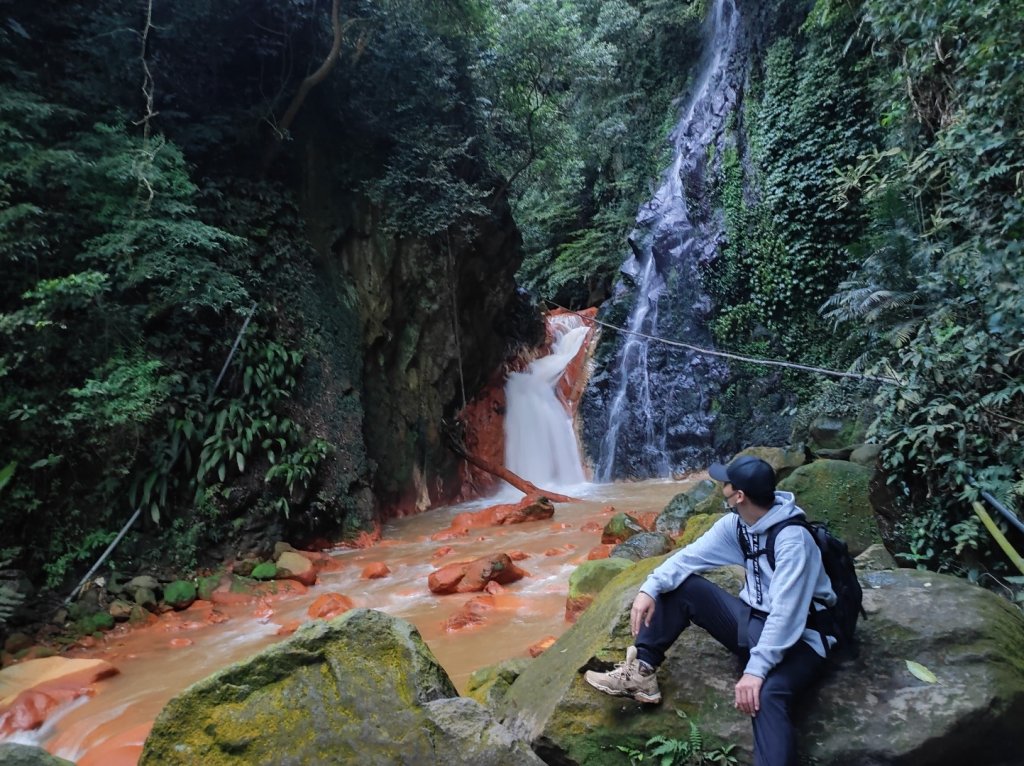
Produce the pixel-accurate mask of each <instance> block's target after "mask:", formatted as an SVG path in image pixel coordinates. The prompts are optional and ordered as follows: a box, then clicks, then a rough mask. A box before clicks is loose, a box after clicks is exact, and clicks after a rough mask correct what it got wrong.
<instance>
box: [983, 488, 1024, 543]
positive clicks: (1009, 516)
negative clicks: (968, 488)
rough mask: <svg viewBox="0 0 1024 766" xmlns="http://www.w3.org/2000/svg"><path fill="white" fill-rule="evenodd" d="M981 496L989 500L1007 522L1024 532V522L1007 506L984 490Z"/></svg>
mask: <svg viewBox="0 0 1024 766" xmlns="http://www.w3.org/2000/svg"><path fill="white" fill-rule="evenodd" d="M975 486H977V485H975ZM981 496H982V497H983V498H985V499H986V500H988V501H989V502H990V503H991V504H992V507H993V508H995V509H996V510H997V511H999V512H1000V513H1001V514H1003V516H1005V517H1006V520H1007V521H1009V522H1010V523H1011V524H1013V526H1015V527H1017V529H1019V530H1020V531H1021V532H1024V522H1022V521H1021V520H1020V519H1018V518H1017V514H1015V513H1013V512H1011V511H1010V509H1009V508H1007V507H1006V506H1005V505H1003V504H1002V503H1000V502H999V501H998V500H996V499H995V498H994V497H992V494H991V493H990V492H988V491H986V490H984V489H983V490H981Z"/></svg>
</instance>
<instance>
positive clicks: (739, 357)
mask: <svg viewBox="0 0 1024 766" xmlns="http://www.w3.org/2000/svg"><path fill="white" fill-rule="evenodd" d="M544 301H545V303H549V304H551V305H552V306H555V307H556V308H560V309H562V310H563V311H568V312H569V313H570V314H575V315H576V316H578V317H580V318H582V319H584V320H586V321H589V322H594V323H595V324H599V325H601V326H602V327H607V328H609V329H611V330H616V331H618V332H622V333H626V334H627V335H635V336H637V337H639V338H647V339H648V340H653V341H657V342H658V343H664V344H665V345H666V346H676V347H678V348H685V349H687V350H689V351H693V352H696V353H698V354H703V355H705V356H719V357H722V358H724V359H735V360H736V361H739V362H748V363H749V364H763V365H765V366H768V367H787V368H789V369H791V370H802V371H804V372H816V373H819V374H821V375H831V376H833V377H836V378H854V379H856V380H873V381H875V382H877V383H890V384H893V385H897V386H899V385H902V384H901V383H900V380H899V378H897V377H896V376H895V375H893V376H891V377H882V376H879V375H862V374H860V373H856V372H839V371H838V370H829V369H826V368H825V367H812V366H811V365H807V364H797V363H796V362H783V361H780V360H777V359H759V358H757V357H753V356H744V355H743V354H734V353H731V352H729V351H716V350H714V349H710V348H702V347H701V346H694V345H692V344H690V343H683V342H682V341H678V340H669V339H668V338H660V337H658V336H657V335H649V334H648V333H645V332H640V331H639V330H630V329H627V328H625V327H619V326H618V325H614V324H611V323H610V322H603V321H601V320H600V319H596V318H594V319H591V318H590V317H587V316H584V315H583V314H581V313H580V312H578V311H573V310H572V309H570V308H566V307H565V306H562V305H560V304H558V303H555V302H554V301H552V300H548V299H546V298H545V299H544Z"/></svg>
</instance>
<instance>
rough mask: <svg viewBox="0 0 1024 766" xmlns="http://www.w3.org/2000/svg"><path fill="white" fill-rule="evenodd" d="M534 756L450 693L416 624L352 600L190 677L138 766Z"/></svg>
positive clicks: (290, 765)
mask: <svg viewBox="0 0 1024 766" xmlns="http://www.w3.org/2000/svg"><path fill="white" fill-rule="evenodd" d="M198 763H201V764H203V766H257V765H264V764H265V765H266V766H271V765H273V766H324V765H325V764H350V763H359V764H364V765H367V764H369V765H371V766H372V765H374V764H376V765H377V766H390V765H391V764H410V766H412V765H414V764H415V766H420V765H421V764H422V765H424V766H431V765H433V764H437V765H438V766H440V764H455V765H456V766H477V765H478V764H485V765H487V764H493V765H494V766H499V765H500V766H506V765H507V766H520V765H521V766H540V764H541V761H540V760H539V759H538V758H537V756H536V755H534V753H533V752H531V750H530V748H529V746H528V745H527V744H525V743H523V742H521V741H517V740H515V739H514V738H513V737H512V736H511V735H510V734H509V732H508V731H507V730H506V729H505V728H504V727H503V726H501V725H500V724H498V723H497V722H496V721H495V720H494V719H493V717H492V716H491V714H490V713H489V712H488V711H487V710H486V709H485V708H484V707H483V706H482V705H480V704H479V703H478V702H476V701H474V700H470V699H459V698H458V693H457V692H456V690H455V687H454V686H453V685H452V682H451V679H450V678H449V677H448V674H447V673H445V671H444V669H443V668H442V667H441V666H440V665H439V664H438V663H437V660H436V659H435V658H434V656H433V654H431V652H430V650H429V649H428V648H427V646H426V644H424V643H423V640H422V639H421V638H420V635H419V633H418V632H417V631H416V629H415V628H414V627H413V626H412V625H410V624H409V623H407V622H405V621H404V620H400V619H397V618H394V617H389V616H388V615H385V614H384V613H382V612H377V611H373V610H369V609H356V610H352V611H350V612H347V613H346V614H344V615H342V616H341V617H338V618H337V619H335V620H332V621H330V622H323V621H316V622H313V623H310V624H307V625H305V626H303V627H302V628H300V629H299V630H298V631H297V632H296V633H295V635H294V636H292V637H291V638H290V639H289V640H287V641H285V642H283V643H281V644H277V645H276V646H273V647H271V648H269V649H266V650H265V651H263V652H261V653H259V654H257V655H255V656H253V657H251V658H250V659H248V660H245V661H243V662H240V663H238V664H236V665H232V666H230V667H228V668H226V669H224V670H222V671H220V672H218V673H216V674H214V675H212V676H210V677H209V678H206V679H205V680H203V681H200V682H198V683H196V684H194V685H193V686H191V687H189V688H188V689H186V690H185V691H184V692H182V693H181V694H180V695H179V696H177V697H175V698H174V699H172V700H171V701H170V703H168V704H167V706H166V707H165V708H164V709H163V710H162V711H161V713H160V715H159V716H158V718H157V720H156V723H155V724H154V726H153V730H152V732H151V733H150V735H149V737H148V738H147V740H146V744H145V747H144V749H143V752H142V758H141V760H140V761H139V764H140V766H157V765H158V764H159V766H178V765H179V764H180V765H181V766H185V765H186V764H189V766H191V765H192V764H198Z"/></svg>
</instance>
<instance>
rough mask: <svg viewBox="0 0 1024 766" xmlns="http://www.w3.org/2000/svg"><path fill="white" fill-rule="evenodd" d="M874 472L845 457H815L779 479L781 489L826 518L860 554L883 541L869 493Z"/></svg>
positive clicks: (820, 518)
mask: <svg viewBox="0 0 1024 766" xmlns="http://www.w3.org/2000/svg"><path fill="white" fill-rule="evenodd" d="M872 473H873V472H872V470H871V469H870V468H865V467H864V466H861V465H856V464H854V463H850V462H847V461H845V460H815V461H814V462H812V463H808V464H807V465H804V466H801V467H800V468H797V469H796V470H795V471H793V473H792V474H791V475H790V476H789V477H788V478H786V479H784V480H783V481H781V482H779V489H780V490H785V491H787V492H792V493H793V494H795V495H796V502H797V505H799V506H800V507H801V508H803V509H804V511H806V512H807V517H808V518H809V519H811V520H812V521H824V522H826V523H827V524H828V527H829V529H830V530H831V531H832V534H834V535H836V536H837V537H840V538H842V539H843V540H845V541H846V544H847V545H849V546H850V553H851V554H853V555H854V556H856V555H858V554H860V553H862V552H863V551H865V550H867V549H868V547H870V546H871V545H874V544H875V543H880V542H882V537H881V535H880V534H879V531H878V523H877V522H876V521H875V514H874V511H873V510H872V508H871V500H870V496H869V485H870V483H871V476H872Z"/></svg>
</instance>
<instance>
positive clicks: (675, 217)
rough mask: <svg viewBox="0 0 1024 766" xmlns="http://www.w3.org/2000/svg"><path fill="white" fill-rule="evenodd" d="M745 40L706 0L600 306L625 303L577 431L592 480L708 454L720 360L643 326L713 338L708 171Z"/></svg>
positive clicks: (673, 467) (734, 18) (732, 8)
mask: <svg viewBox="0 0 1024 766" xmlns="http://www.w3.org/2000/svg"><path fill="white" fill-rule="evenodd" d="M748 49H749V42H748V35H747V34H746V31H745V26H744V24H743V23H742V19H741V16H740V13H739V10H738V8H737V5H736V4H735V2H734V0H714V1H713V3H712V4H711V7H710V8H709V11H708V18H707V21H706V25H705V32H704V50H703V52H702V55H701V58H700V62H699V64H698V65H697V68H696V71H695V75H694V77H693V80H692V82H693V85H692V87H691V89H690V91H689V93H688V94H687V96H686V98H685V101H684V105H683V107H682V110H681V113H680V118H679V122H678V123H677V125H676V128H675V130H674V131H673V132H672V135H671V136H670V142H671V145H672V148H673V161H672V165H671V167H669V168H668V169H667V170H666V172H665V174H664V176H663V177H662V180H661V185H660V186H659V188H658V189H657V191H656V192H655V194H654V196H653V197H652V199H651V200H650V201H649V202H647V203H645V204H644V205H643V206H642V207H641V208H640V211H639V212H638V214H637V218H636V226H635V228H634V230H633V231H632V233H631V234H630V236H629V241H630V244H631V246H632V250H633V252H632V255H631V256H630V257H629V258H628V260H627V261H626V262H625V263H624V264H623V266H622V269H621V271H622V274H623V278H622V279H621V280H620V281H619V283H618V284H617V285H616V289H615V293H614V295H613V297H612V299H611V300H610V301H609V302H608V304H606V305H605V306H604V307H603V308H602V311H601V315H602V317H608V316H610V315H616V314H618V315H621V314H623V313H624V312H625V313H628V320H626V329H627V330H629V331H630V332H629V333H619V334H618V336H617V337H616V338H615V339H614V342H616V343H617V344H618V345H617V350H616V353H615V355H614V357H613V359H612V361H611V362H610V363H609V364H608V366H607V367H606V368H605V369H603V370H598V371H597V373H596V374H595V375H594V376H593V377H592V379H591V385H590V387H589V388H588V389H587V393H586V396H585V398H584V402H583V422H584V428H585V432H584V437H585V442H586V445H587V447H588V452H589V454H590V455H591V456H592V457H593V459H594V463H595V474H596V475H595V478H596V479H598V480H600V481H610V480H614V479H621V478H629V479H638V478H647V477H657V476H668V475H670V474H672V473H675V472H677V471H685V470H688V469H691V468H695V467H698V466H700V465H706V464H707V462H709V458H710V457H712V456H713V453H714V447H713V444H712V430H711V426H712V424H713V420H714V413H713V410H712V401H713V399H714V397H715V395H716V394H717V393H718V391H719V390H720V388H721V386H722V383H723V381H724V380H725V378H726V377H727V375H728V369H727V367H726V366H725V365H724V364H722V363H721V362H719V361H716V360H715V359H714V358H711V357H708V356H706V355H700V354H696V353H694V352H692V351H688V350H685V349H682V348H679V347H672V346H667V345H665V344H660V343H656V342H652V341H651V339H650V337H651V336H660V337H665V338H671V339H675V340H678V341H682V342H685V343H688V344H691V345H694V346H699V347H708V346H710V345H711V344H712V340H711V335H710V332H709V331H708V328H707V317H708V315H709V313H710V311H711V302H710V299H709V298H708V297H707V295H706V293H705V291H704V289H703V284H702V280H701V266H702V265H703V264H706V263H709V262H710V261H712V260H713V259H714V258H715V256H716V254H717V252H718V248H719V245H720V240H721V238H722V226H721V220H720V216H717V215H715V214H713V213H711V212H709V208H710V207H711V203H710V200H709V199H708V195H707V187H708V178H709V176H710V175H711V171H712V169H713V167H712V166H713V163H714V162H716V161H720V160H716V158H718V157H720V156H721V153H722V152H721V149H722V148H723V146H724V142H725V140H726V136H725V133H726V131H725V127H726V124H727V119H728V117H729V115H730V114H731V113H732V112H733V111H734V110H735V109H736V107H737V103H738V99H739V92H740V89H741V83H742V80H743V74H744V70H745V67H746V65H747V61H748V58H749V57H748ZM606 342H613V341H606Z"/></svg>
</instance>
